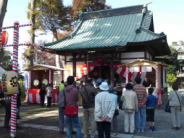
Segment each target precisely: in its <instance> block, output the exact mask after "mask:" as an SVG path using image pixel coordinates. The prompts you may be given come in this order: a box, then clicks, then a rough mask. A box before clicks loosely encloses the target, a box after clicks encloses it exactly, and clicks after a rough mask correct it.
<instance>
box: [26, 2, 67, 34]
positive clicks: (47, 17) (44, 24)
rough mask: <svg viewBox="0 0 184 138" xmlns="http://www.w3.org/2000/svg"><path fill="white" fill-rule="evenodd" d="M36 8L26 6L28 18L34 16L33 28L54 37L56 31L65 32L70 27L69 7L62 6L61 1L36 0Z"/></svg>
mask: <svg viewBox="0 0 184 138" xmlns="http://www.w3.org/2000/svg"><path fill="white" fill-rule="evenodd" d="M35 7H36V8H35V9H32V5H31V3H29V5H28V9H29V11H28V18H29V19H31V18H32V16H35V24H34V28H35V29H39V30H42V31H51V32H53V34H54V36H55V37H56V35H57V30H67V29H68V28H69V25H70V19H69V16H68V11H69V10H70V8H69V7H64V6H63V1H62V0H36V6H35Z"/></svg>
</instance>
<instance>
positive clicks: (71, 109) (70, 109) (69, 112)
mask: <svg viewBox="0 0 184 138" xmlns="http://www.w3.org/2000/svg"><path fill="white" fill-rule="evenodd" d="M64 113H65V115H66V116H68V117H75V116H77V115H78V106H76V105H66V106H65V110H64Z"/></svg>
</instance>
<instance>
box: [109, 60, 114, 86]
mask: <svg viewBox="0 0 184 138" xmlns="http://www.w3.org/2000/svg"><path fill="white" fill-rule="evenodd" d="M110 84H111V86H114V63H113V60H111V62H110Z"/></svg>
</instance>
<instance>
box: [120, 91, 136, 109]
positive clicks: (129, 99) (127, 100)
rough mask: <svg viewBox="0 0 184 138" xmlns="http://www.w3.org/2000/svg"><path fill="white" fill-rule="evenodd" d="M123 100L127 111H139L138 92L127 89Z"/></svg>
mask: <svg viewBox="0 0 184 138" xmlns="http://www.w3.org/2000/svg"><path fill="white" fill-rule="evenodd" d="M122 101H123V109H124V110H125V111H126V110H128V111H138V100H137V94H136V92H134V91H133V90H125V91H124V92H123V94H122Z"/></svg>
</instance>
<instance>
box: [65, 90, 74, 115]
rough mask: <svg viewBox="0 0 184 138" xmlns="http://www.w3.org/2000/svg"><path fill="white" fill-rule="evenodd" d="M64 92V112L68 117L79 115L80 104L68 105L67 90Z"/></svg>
mask: <svg viewBox="0 0 184 138" xmlns="http://www.w3.org/2000/svg"><path fill="white" fill-rule="evenodd" d="M63 93H64V104H65V106H64V114H65V115H66V116H68V117H75V116H77V115H78V106H77V105H67V104H66V95H65V90H63Z"/></svg>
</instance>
